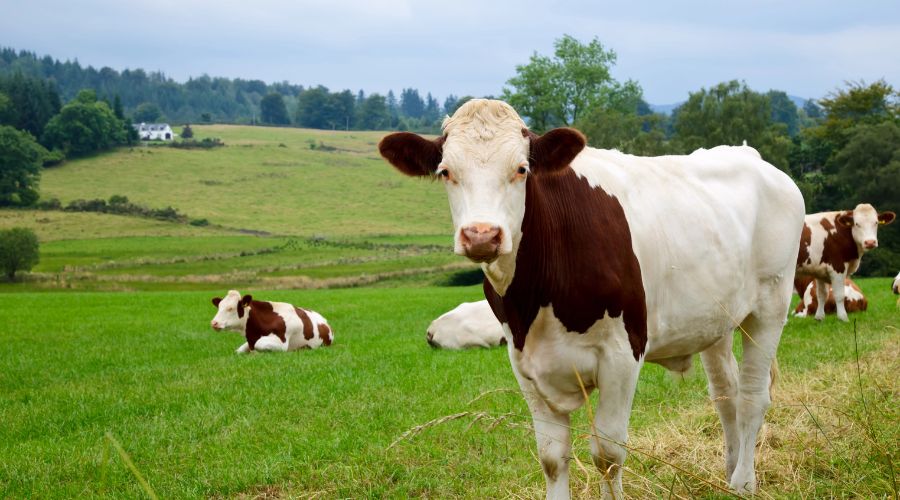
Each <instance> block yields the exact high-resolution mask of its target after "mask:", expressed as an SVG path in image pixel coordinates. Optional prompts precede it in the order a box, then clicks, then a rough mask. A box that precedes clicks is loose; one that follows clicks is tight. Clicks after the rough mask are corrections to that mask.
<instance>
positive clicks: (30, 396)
mask: <svg viewBox="0 0 900 500" xmlns="http://www.w3.org/2000/svg"><path fill="white" fill-rule="evenodd" d="M859 282H860V284H861V286H862V288H863V290H864V291H865V293H866V294H867V295H868V296H869V297H870V301H871V304H872V306H871V309H870V311H868V312H867V313H864V314H859V315H856V316H855V317H854V318H855V320H856V321H857V327H856V329H857V336H856V338H857V339H858V344H859V347H858V349H859V354H860V360H861V361H860V364H859V372H857V370H856V366H857V365H856V348H855V346H854V340H855V339H854V334H853V328H852V326H850V325H845V324H839V323H838V322H837V321H835V319H834V318H833V317H829V318H827V320H826V321H825V322H824V324H821V325H818V324H816V323H815V322H814V321H812V320H799V319H791V321H790V322H789V324H788V326H787V328H786V330H785V336H784V340H783V342H782V346H781V349H780V351H779V361H780V366H781V378H780V379H779V382H778V388H777V390H776V395H775V402H774V404H773V407H772V409H771V410H770V411H769V421H770V424H769V426H768V430H767V431H766V433H765V437H764V438H763V440H762V443H761V445H760V446H761V449H762V452H761V453H762V460H761V462H760V464H759V470H760V478H761V489H762V495H764V496H771V497H776V498H781V497H797V496H884V495H891V494H893V491H895V490H892V483H891V481H892V480H893V475H892V474H893V473H895V471H893V472H892V470H891V469H892V468H895V467H896V465H895V464H893V463H892V462H889V460H891V458H890V457H889V456H887V455H886V453H890V454H892V455H894V456H895V455H896V451H897V442H898V438H900V436H898V431H897V426H896V422H897V417H898V414H897V408H898V404H897V403H898V401H897V392H898V390H900V387H898V386H897V381H896V377H895V376H894V375H895V374H896V371H897V369H898V368H900V366H898V356H897V354H898V348H900V344H898V339H897V330H896V317H897V313H898V311H897V310H896V308H895V304H894V302H895V301H894V298H893V296H892V295H890V291H889V290H888V287H889V280H887V279H865V280H859ZM253 292H254V293H255V294H256V295H257V296H258V297H260V298H267V299H275V300H286V301H291V302H294V303H296V304H299V305H303V306H306V307H310V308H313V309H315V310H318V311H320V312H322V313H323V314H325V315H326V317H328V318H329V319H330V320H331V323H332V325H333V326H334V328H335V332H336V342H335V344H334V346H332V347H330V348H323V349H318V350H315V351H298V352H295V353H290V354H286V355H251V356H236V355H234V354H233V350H234V349H235V348H236V347H237V346H238V345H239V344H240V343H241V340H240V338H239V336H238V335H237V334H230V333H216V332H213V331H212V330H211V329H210V328H209V324H208V322H209V319H210V318H211V317H212V316H213V314H214V309H213V307H212V306H211V305H210V304H209V298H210V297H211V296H212V295H213V294H212V293H210V292H165V293H162V292H142V293H96V292H95V293H84V292H67V293H56V292H54V293H21V294H13V295H6V296H4V302H5V304H4V308H3V311H4V313H3V316H4V320H3V323H2V324H3V327H2V330H0V331H2V334H0V335H2V339H3V344H4V349H2V350H0V388H2V390H0V399H2V404H0V420H2V421H3V422H4V425H3V426H0V496H2V497H9V498H22V497H40V498H67V497H74V496H91V497H105V498H122V497H141V496H143V495H144V492H143V490H142V487H141V486H140V485H139V483H138V481H137V480H136V479H135V476H134V474H133V473H132V472H131V470H130V469H129V468H128V467H127V466H126V465H125V464H124V462H123V460H122V458H121V457H120V455H119V454H118V453H117V451H116V450H115V448H114V447H113V446H112V444H111V441H110V440H109V439H108V438H107V437H105V436H106V434H107V433H109V434H110V435H111V436H113V437H114V439H116V440H117V441H118V442H119V443H121V446H122V448H123V450H124V451H125V452H126V453H127V456H128V457H130V460H131V461H132V462H133V463H134V466H135V468H136V470H137V471H139V473H140V474H141V475H142V476H143V477H144V478H145V479H146V481H147V482H148V484H149V485H150V487H151V488H152V489H153V491H155V492H156V493H157V494H158V495H159V496H160V498H173V497H179V498H183V497H195V498H196V497H219V498H221V497H228V498H230V497H242V498H256V497H259V498H263V497H265V498H272V497H296V496H299V497H317V498H351V497H352V498H359V497H403V496H425V497H469V498H486V497H526V498H537V497H539V496H541V495H542V489H543V478H542V476H541V473H540V465H539V464H538V462H537V460H536V458H535V456H534V450H533V438H532V435H531V431H530V430H529V428H528V426H529V418H528V412H527V408H526V407H525V404H524V402H523V400H522V398H521V396H520V395H519V394H518V391H517V388H516V386H515V381H514V378H513V376H512V374H511V373H510V369H509V365H508V361H507V360H506V353H505V351H504V349H502V348H501V349H493V350H475V351H468V352H447V351H437V350H432V349H430V348H429V347H428V346H427V344H426V343H425V341H424V331H425V327H426V326H427V325H428V322H429V321H430V320H431V319H433V318H434V317H436V316H437V315H438V314H439V313H441V312H443V311H445V310H447V309H449V308H451V307H453V306H455V305H456V304H457V303H459V302H460V301H463V300H472V299H476V298H478V297H479V295H480V293H481V292H480V287H416V288H402V287H401V288H362V289H343V290H300V291H273V292H262V291H256V290H254V291H253ZM857 373H859V377H858V378H857ZM447 416H455V418H453V419H451V420H448V421H445V422H442V423H432V424H427V425H425V426H424V427H423V428H421V429H420V430H419V432H417V433H415V432H414V433H412V434H411V435H408V436H407V437H405V438H404V439H400V440H399V441H398V442H397V443H396V444H395V445H394V446H393V447H392V448H390V449H388V448H389V447H390V445H391V444H392V443H393V442H394V441H396V440H397V439H398V438H400V437H401V436H403V435H404V433H405V432H407V431H409V430H411V429H415V428H416V427H417V426H420V425H422V424H426V423H428V422H432V421H434V420H436V419H440V418H441V417H447ZM582 424H583V425H582ZM573 426H575V427H576V432H575V433H574V434H575V435H576V436H577V438H576V442H575V460H573V463H572V464H571V466H572V475H573V488H574V490H575V492H576V493H579V492H580V493H579V494H582V496H586V497H590V493H589V492H591V491H593V492H596V491H597V490H596V488H597V486H598V485H597V481H598V480H599V478H598V477H597V475H596V473H594V472H593V471H591V470H590V469H589V468H588V466H587V465H585V464H589V463H590V456H589V452H588V449H587V448H588V447H587V439H586V438H585V435H586V432H587V431H586V429H587V420H586V416H585V414H584V412H583V411H582V412H580V413H578V414H577V416H576V417H575V418H574V419H573ZM720 432H721V431H720V428H719V424H718V421H717V418H716V416H715V413H714V411H713V408H712V406H711V405H710V404H709V403H708V401H707V396H706V389H705V379H704V376H703V373H702V368H700V366H699V363H697V366H696V369H695V371H694V372H693V373H692V374H690V375H689V376H688V377H686V379H685V380H673V379H672V377H670V376H669V375H668V374H667V373H665V371H664V370H662V369H660V368H659V367H657V366H655V365H647V366H646V367H645V369H644V371H643V373H642V375H641V381H640V384H639V386H638V394H637V397H636V402H635V410H634V414H633V417H632V424H631V444H632V446H634V447H636V448H637V449H638V450H643V451H644V454H641V453H639V452H632V453H631V455H630V457H629V459H628V461H627V462H626V467H627V470H628V472H627V473H626V476H625V479H626V491H627V492H629V493H630V494H631V495H634V496H637V497H641V496H646V495H648V494H650V493H651V492H652V494H653V495H662V494H667V492H668V491H669V490H671V491H672V493H673V494H674V495H675V497H688V498H689V497H695V496H698V495H699V496H710V495H712V496H716V495H720V494H724V493H722V492H721V491H720V490H718V489H716V487H715V486H711V485H717V486H719V487H721V486H722V485H724V482H723V481H722V465H721V463H720V458H719V457H720V450H719V447H720V445H721V441H720V439H721V438H720ZM657 459H658V460H657ZM660 460H662V461H660ZM664 462H670V463H674V464H676V465H678V467H680V468H681V469H682V470H678V471H676V470H675V469H672V468H671V467H669V466H668V465H666V464H665V463H664ZM582 467H585V469H582ZM584 471H587V472H584ZM707 481H708V482H709V483H710V484H707V483H706V482H707ZM584 488H587V491H588V493H587V494H584V492H583V491H582V489H584Z"/></svg>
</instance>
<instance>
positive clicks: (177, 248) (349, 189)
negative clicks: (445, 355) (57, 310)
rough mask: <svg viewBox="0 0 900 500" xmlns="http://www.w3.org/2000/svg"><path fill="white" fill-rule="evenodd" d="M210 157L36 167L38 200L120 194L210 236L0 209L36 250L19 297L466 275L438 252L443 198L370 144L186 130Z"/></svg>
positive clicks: (274, 133) (442, 243)
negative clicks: (202, 222)
mask: <svg viewBox="0 0 900 500" xmlns="http://www.w3.org/2000/svg"><path fill="white" fill-rule="evenodd" d="M194 129H195V133H196V135H197V136H198V137H219V138H221V139H222V140H223V141H224V142H225V144H226V146H225V147H222V148H216V149H213V150H183V149H173V148H168V147H137V148H132V149H120V150H117V151H114V152H111V153H108V154H104V155H99V156H96V157H91V158H84V159H79V160H73V161H69V162H66V163H65V164H63V165H61V166H59V167H55V168H52V169H47V170H45V171H44V174H43V176H42V179H41V194H42V197H43V199H52V198H58V199H59V200H61V202H62V204H63V205H66V204H68V203H69V202H71V201H73V200H75V199H97V198H99V199H104V200H108V199H109V198H110V197H111V196H113V195H120V196H126V197H128V199H129V200H130V201H131V202H133V203H136V204H139V205H143V206H146V207H150V208H164V207H167V206H172V207H174V208H176V209H177V210H178V211H179V212H181V213H183V214H186V215H187V216H188V217H189V218H190V219H191V220H199V219H206V220H207V221H208V223H209V225H207V226H202V227H198V226H192V225H189V224H185V223H177V222H166V221H158V220H152V219H145V218H138V217H131V216H122V215H108V214H98V213H72V212H62V211H34V210H0V228H6V227H14V226H24V227H29V228H31V229H33V230H34V231H35V232H36V233H37V234H38V237H39V239H40V240H41V244H42V247H41V262H40V264H39V265H38V266H37V267H36V268H35V269H34V273H32V274H31V275H30V276H29V277H28V279H27V280H26V281H27V282H26V283H25V284H24V285H22V284H19V285H15V286H10V285H8V284H0V292H2V291H22V290H53V289H78V290H115V291H128V290H173V289H179V290H207V289H210V288H219V287H223V286H242V287H247V286H261V287H266V288H270V289H275V288H319V287H334V286H359V285H367V284H372V283H381V282H384V281H387V282H397V281H398V280H399V281H402V282H404V283H410V282H412V281H415V282H418V283H420V284H430V283H434V282H436V281H441V280H443V279H446V277H447V275H448V274H451V273H453V272H455V271H458V270H461V269H472V268H473V266H471V265H469V264H467V263H466V262H465V261H464V260H463V259H460V258H457V257H454V256H452V255H451V254H450V253H449V247H450V244H451V239H450V236H449V235H450V232H451V231H450V220H449V213H448V210H447V202H446V195H445V194H444V190H443V188H442V187H441V186H440V185H439V184H437V183H431V182H427V181H421V180H415V179H409V178H405V177H404V176H402V175H400V174H399V173H397V172H396V171H394V169H392V168H391V167H389V166H388V165H387V164H386V163H385V162H384V161H383V160H381V159H380V157H379V156H378V153H377V151H376V148H375V145H376V144H377V141H378V140H379V139H380V137H381V135H382V134H380V133H375V132H324V131H314V130H302V129H280V128H266V127H246V126H226V125H212V126H196V127H194Z"/></svg>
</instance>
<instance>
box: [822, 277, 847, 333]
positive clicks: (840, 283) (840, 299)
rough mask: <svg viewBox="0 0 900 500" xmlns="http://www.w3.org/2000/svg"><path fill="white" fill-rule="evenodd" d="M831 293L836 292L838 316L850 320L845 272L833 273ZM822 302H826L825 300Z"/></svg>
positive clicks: (835, 305)
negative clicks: (845, 293)
mask: <svg viewBox="0 0 900 500" xmlns="http://www.w3.org/2000/svg"><path fill="white" fill-rule="evenodd" d="M831 293H832V294H834V307H835V309H834V310H835V313H837V317H838V319H839V320H841V321H850V319H849V318H847V308H846V306H845V304H844V275H843V274H837V273H835V274H832V275H831ZM822 302H825V301H824V300H823V301H822Z"/></svg>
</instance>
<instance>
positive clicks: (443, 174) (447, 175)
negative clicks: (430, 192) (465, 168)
mask: <svg viewBox="0 0 900 500" xmlns="http://www.w3.org/2000/svg"><path fill="white" fill-rule="evenodd" d="M437 174H438V177H441V178H443V179H449V178H450V171H449V170H447V169H446V168H441V169H439V170H438V171H437Z"/></svg>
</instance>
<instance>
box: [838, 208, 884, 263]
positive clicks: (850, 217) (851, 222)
mask: <svg viewBox="0 0 900 500" xmlns="http://www.w3.org/2000/svg"><path fill="white" fill-rule="evenodd" d="M894 217H895V216H894V212H882V213H880V214H879V213H878V212H876V211H875V207H873V206H872V205H869V204H868V203H860V204H859V205H857V206H856V208H854V209H853V213H852V214H844V215H841V216H839V217H838V223H840V224H843V225H845V226H848V227H850V228H851V229H852V233H853V240H854V241H855V242H856V245H857V246H858V247H859V248H862V251H863V252H867V251H869V250H872V249H873V248H877V247H878V226H879V225H883V224H890V223H891V222H893V221H894Z"/></svg>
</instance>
